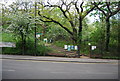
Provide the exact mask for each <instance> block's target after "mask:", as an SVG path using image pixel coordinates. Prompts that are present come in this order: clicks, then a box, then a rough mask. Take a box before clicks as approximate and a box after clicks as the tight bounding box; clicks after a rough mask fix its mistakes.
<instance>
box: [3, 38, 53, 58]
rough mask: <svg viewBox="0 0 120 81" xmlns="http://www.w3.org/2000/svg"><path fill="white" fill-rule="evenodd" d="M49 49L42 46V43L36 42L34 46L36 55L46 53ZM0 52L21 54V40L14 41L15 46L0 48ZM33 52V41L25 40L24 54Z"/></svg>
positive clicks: (32, 53)
mask: <svg viewBox="0 0 120 81" xmlns="http://www.w3.org/2000/svg"><path fill="white" fill-rule="evenodd" d="M50 50H51V49H50V48H48V47H46V46H44V44H39V45H38V44H37V48H36V55H38V56H40V55H45V54H47V53H48V52H49V51H50ZM2 53H3V54H17V55H21V54H22V43H21V41H18V42H17V43H16V47H15V48H13V47H4V48H2ZM34 54H35V47H34V41H31V40H27V42H26V47H25V55H34Z"/></svg>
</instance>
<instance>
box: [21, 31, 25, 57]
mask: <svg viewBox="0 0 120 81" xmlns="http://www.w3.org/2000/svg"><path fill="white" fill-rule="evenodd" d="M21 38H22V55H24V52H25V50H24V36H23V34H22V33H21Z"/></svg>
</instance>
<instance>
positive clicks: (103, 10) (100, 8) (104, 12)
mask: <svg viewBox="0 0 120 81" xmlns="http://www.w3.org/2000/svg"><path fill="white" fill-rule="evenodd" d="M94 5H95V7H97V9H98V10H100V11H101V12H102V13H103V14H104V15H105V16H107V14H106V13H105V12H104V10H102V9H101V8H99V7H98V5H97V3H96V2H94Z"/></svg>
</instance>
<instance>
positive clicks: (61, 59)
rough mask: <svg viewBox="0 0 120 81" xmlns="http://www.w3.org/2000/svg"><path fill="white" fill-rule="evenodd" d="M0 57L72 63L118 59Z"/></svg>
mask: <svg viewBox="0 0 120 81" xmlns="http://www.w3.org/2000/svg"><path fill="white" fill-rule="evenodd" d="M0 59H10V60H32V61H51V62H53V61H54V62H73V63H118V60H111V59H92V58H66V57H51V56H22V55H0Z"/></svg>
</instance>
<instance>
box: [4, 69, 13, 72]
mask: <svg viewBox="0 0 120 81" xmlns="http://www.w3.org/2000/svg"><path fill="white" fill-rule="evenodd" d="M3 71H10V72H14V71H15V70H12V69H9V70H3Z"/></svg>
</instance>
